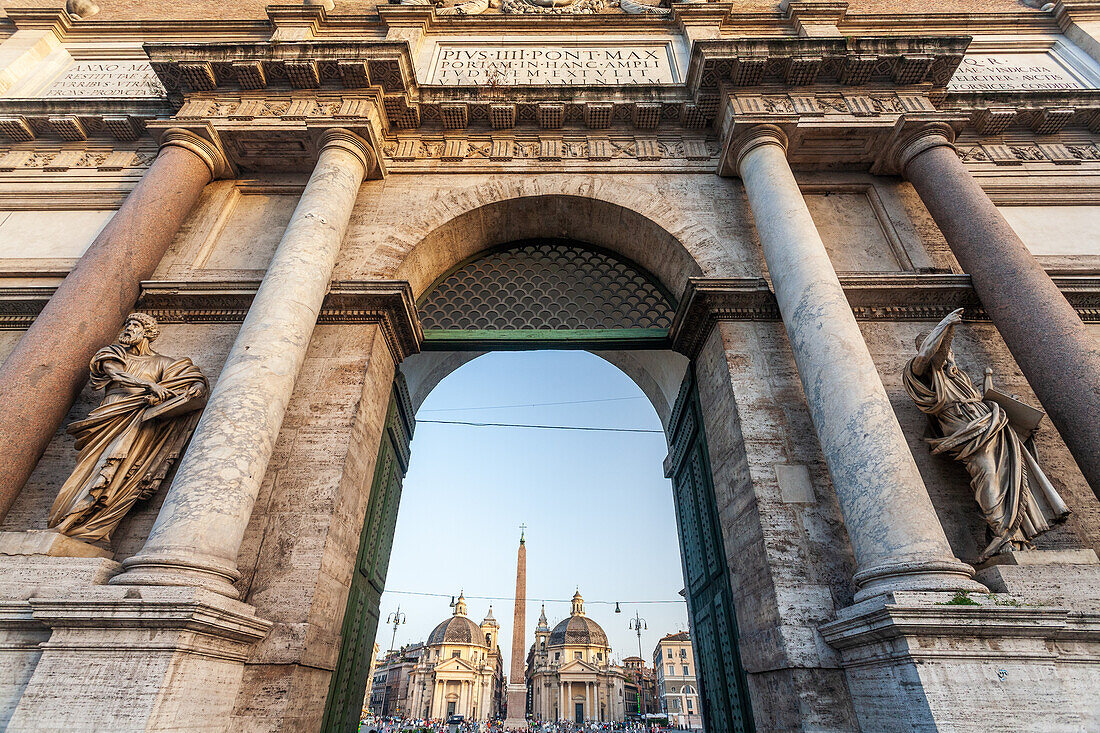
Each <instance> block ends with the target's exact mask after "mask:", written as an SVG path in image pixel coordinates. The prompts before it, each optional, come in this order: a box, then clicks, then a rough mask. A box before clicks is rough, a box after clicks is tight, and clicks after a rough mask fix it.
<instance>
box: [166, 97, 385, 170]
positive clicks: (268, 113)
mask: <svg viewBox="0 0 1100 733" xmlns="http://www.w3.org/2000/svg"><path fill="white" fill-rule="evenodd" d="M379 115H380V112H379V109H378V98H377V96H371V93H370V91H369V90H368V91H364V92H363V93H361V94H357V95H355V96H348V97H332V96H322V97H311V96H306V95H303V96H295V97H278V96H271V97H262V96H248V97H244V98H240V99H222V98H219V99H209V98H198V99H190V100H188V101H187V102H186V103H185V104H184V105H183V107H181V108H180V110H179V112H178V113H177V114H176V115H175V117H173V118H171V119H168V120H157V121H155V122H150V123H148V126H149V128H150V129H152V130H163V129H165V128H168V127H171V128H183V129H188V130H193V131H210V132H209V133H207V132H202V133H201V134H204V135H206V134H210V135H213V136H215V137H216V138H217V140H218V142H219V145H220V146H221V149H222V150H223V151H224V152H225V155H226V157H227V158H228V160H229V161H230V163H231V165H232V166H233V167H234V168H235V169H237V170H240V171H276V172H306V173H308V172H310V171H312V170H313V166H314V164H315V163H316V161H317V156H318V154H319V153H320V149H321V146H322V144H323V143H322V139H323V138H324V137H325V135H326V134H328V132H329V131H331V130H347V131H349V132H351V133H353V134H355V135H357V136H358V137H360V138H362V139H363V140H364V141H366V143H367V144H368V145H369V146H370V148H371V149H372V150H374V151H377V150H378V149H379V147H380V146H379V142H378V141H379V138H380V131H379V129H378V128H379V127H380V126H381V123H380V121H379ZM374 161H375V163H376V164H375V165H371V166H368V169H367V177H368V178H370V179H374V178H381V177H383V176H384V175H385V167H384V164H383V162H382V158H381V155H378V154H375V155H374Z"/></svg>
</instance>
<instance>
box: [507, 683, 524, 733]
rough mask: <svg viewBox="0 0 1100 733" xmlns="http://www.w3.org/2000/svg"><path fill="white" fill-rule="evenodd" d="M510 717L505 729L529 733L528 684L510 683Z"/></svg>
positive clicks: (508, 698)
mask: <svg viewBox="0 0 1100 733" xmlns="http://www.w3.org/2000/svg"><path fill="white" fill-rule="evenodd" d="M507 700H508V718H507V719H506V720H505V721H504V730H505V731H508V733H512V731H522V733H527V730H528V728H529V726H528V723H527V685H508V697H507Z"/></svg>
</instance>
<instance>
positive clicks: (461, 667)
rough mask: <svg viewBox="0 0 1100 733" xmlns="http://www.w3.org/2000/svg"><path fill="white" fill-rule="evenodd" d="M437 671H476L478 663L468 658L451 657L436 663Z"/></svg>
mask: <svg viewBox="0 0 1100 733" xmlns="http://www.w3.org/2000/svg"><path fill="white" fill-rule="evenodd" d="M435 671H436V672H437V673H439V672H475V671H477V665H475V664H473V663H471V662H470V661H468V660H466V659H461V658H459V657H451V658H450V659H446V660H444V661H442V662H440V663H439V664H437V665H435Z"/></svg>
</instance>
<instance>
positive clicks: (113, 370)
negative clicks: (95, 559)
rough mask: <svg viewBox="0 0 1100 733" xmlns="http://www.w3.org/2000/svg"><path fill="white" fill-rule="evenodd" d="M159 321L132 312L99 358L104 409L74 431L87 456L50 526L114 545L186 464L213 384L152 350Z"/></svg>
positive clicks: (96, 369) (95, 370)
mask: <svg viewBox="0 0 1100 733" xmlns="http://www.w3.org/2000/svg"><path fill="white" fill-rule="evenodd" d="M159 333H160V331H159V327H158V326H157V322H156V319H154V318H153V317H152V316H150V315H147V314H145V313H131V314H130V315H129V316H128V317H127V319H126V323H125V325H124V326H123V329H122V333H120V334H119V336H118V340H117V341H116V342H115V343H113V344H111V345H110V346H106V347H104V348H102V349H100V350H99V351H97V352H96V354H95V356H93V357H92V363H91V378H90V380H89V381H90V382H91V385H92V387H94V388H95V389H104V390H105V395H104V397H103V402H102V403H100V405H99V407H97V408H95V409H94V410H92V411H91V412H90V413H89V414H88V417H87V418H86V419H84V420H78V421H76V422H74V423H72V424H71V425H69V427H68V432H69V433H70V434H71V435H75V436H76V449H77V450H78V451H79V452H80V453H79V458H78V459H77V464H76V468H75V469H74V470H73V473H72V475H71V476H69V478H68V480H67V481H65V485H64V486H62V487H61V491H60V492H59V493H58V495H57V499H55V500H54V503H53V507H51V509H50V517H49V526H50V527H51V528H53V529H55V530H56V531H58V532H60V533H61V534H64V535H68V536H69V537H73V538H75V539H78V540H83V541H85V542H97V541H103V542H107V541H109V540H110V535H111V533H112V532H113V531H114V530H115V527H117V526H118V523H119V522H120V521H121V520H122V518H123V517H124V516H125V515H126V513H127V512H129V511H130V509H131V508H133V506H134V504H135V503H136V502H137V501H138V500H139V499H148V498H149V497H150V496H152V495H153V494H154V493H155V492H156V490H157V488H158V487H159V486H160V484H161V481H163V479H164V476H165V475H166V474H167V473H168V471H169V469H170V468H171V467H172V465H173V464H174V463H175V461H176V459H177V458H178V457H179V455H180V452H181V451H182V450H183V446H184V444H185V443H186V442H187V439H188V438H189V437H190V435H191V431H192V430H194V428H195V423H197V422H198V417H199V410H200V409H201V408H202V407H203V405H204V404H205V403H206V395H207V388H208V385H207V382H206V377H204V376H203V375H202V372H200V371H199V369H198V367H196V366H195V365H194V364H192V363H191V360H190V359H173V358H171V357H167V356H163V355H161V354H158V353H156V352H155V351H153V350H152V349H151V348H150V347H149V344H150V342H151V341H153V340H154V339H156V337H157V336H158V335H159Z"/></svg>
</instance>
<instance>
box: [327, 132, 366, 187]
mask: <svg viewBox="0 0 1100 733" xmlns="http://www.w3.org/2000/svg"><path fill="white" fill-rule="evenodd" d="M330 148H339V149H341V150H345V151H347V152H349V153H351V154H352V155H354V156H355V157H356V158H358V159H359V162H360V163H361V164H362V165H363V176H364V177H366V175H367V174H368V173H370V172H371V170H372V169H373V168H374V167H375V165H376V164H377V162H378V159H377V157H376V156H375V154H374V147H373V146H371V144H370V143H369V142H367V141H366V140H364V139H363V138H362V137H360V136H359V135H356V134H355V133H354V132H352V131H351V130H347V129H345V128H343V127H333V128H330V129H328V130H325V131H324V132H323V133H321V136H320V138H318V140H317V150H318V153H321V152H324V151H325V150H328V149H330Z"/></svg>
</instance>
